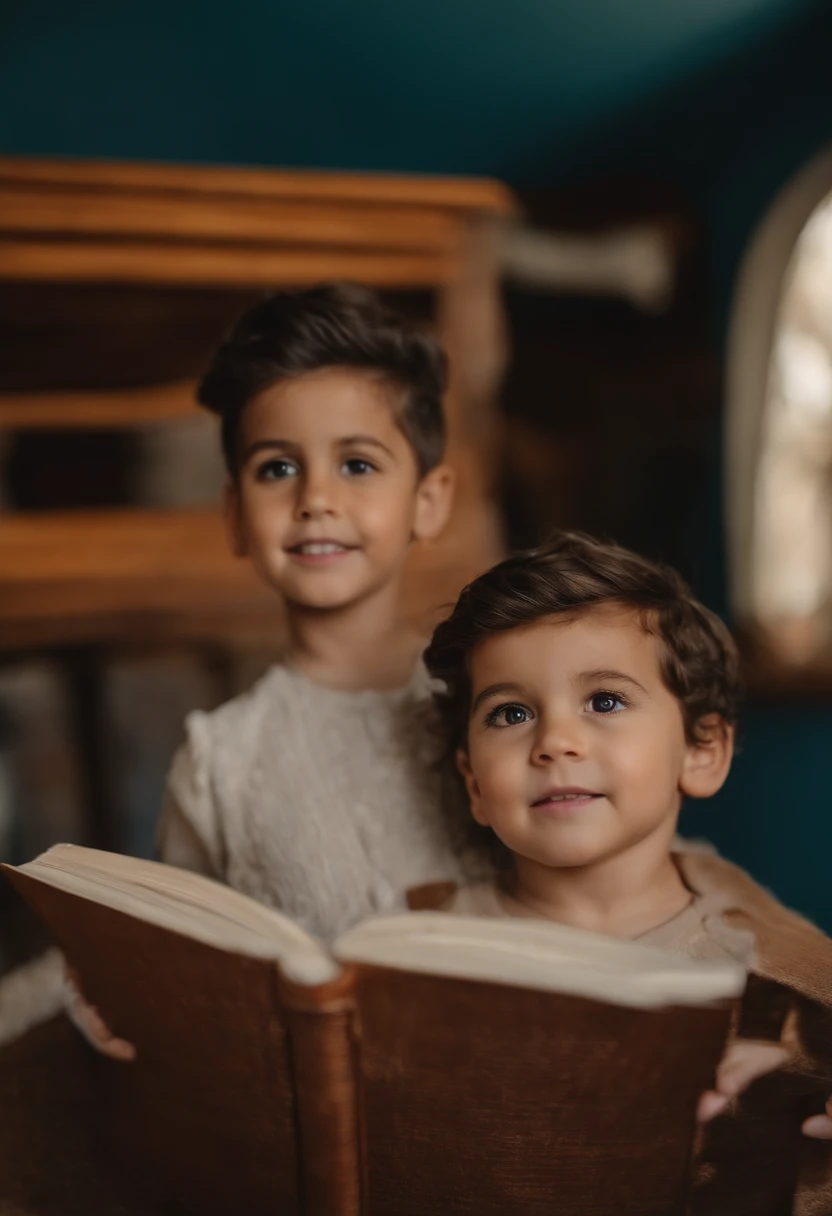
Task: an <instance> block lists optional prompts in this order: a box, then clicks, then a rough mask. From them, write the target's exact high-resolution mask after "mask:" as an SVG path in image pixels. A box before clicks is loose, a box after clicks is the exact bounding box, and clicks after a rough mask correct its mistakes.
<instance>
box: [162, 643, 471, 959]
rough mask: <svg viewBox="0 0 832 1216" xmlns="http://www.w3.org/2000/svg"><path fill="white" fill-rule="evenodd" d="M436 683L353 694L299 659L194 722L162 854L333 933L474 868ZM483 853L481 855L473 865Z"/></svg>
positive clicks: (166, 816)
mask: <svg viewBox="0 0 832 1216" xmlns="http://www.w3.org/2000/svg"><path fill="white" fill-rule="evenodd" d="M433 713H434V710H433V701H432V696H431V689H430V680H429V677H428V675H427V672H426V671H425V669H424V667H422V666H420V667H419V668H418V669H417V670H416V673H415V674H414V676H413V679H412V680H411V681H410V683H409V684H408V685H407V686H406V687H405V688H402V689H398V690H396V691H394V692H340V691H336V690H333V689H329V688H322V687H321V686H320V685H317V684H313V683H312V681H311V680H309V679H307V677H306V676H303V675H301V674H300V673H298V672H297V671H293V670H291V669H290V668H287V667H274V668H272V669H271V670H270V671H269V672H268V673H267V674H266V675H265V676H264V677H263V678H262V679H261V680H260V681H259V682H258V683H257V684H255V686H254V687H253V688H252V689H251V690H250V691H249V692H247V693H245V694H244V695H243V696H241V697H237V698H236V699H235V700H233V701H229V702H228V703H227V704H226V705H223V706H221V707H220V708H219V709H217V710H215V711H214V712H213V713H211V714H204V713H195V714H192V715H191V716H190V717H189V718H188V721H187V724H186V727H187V741H186V743H185V745H184V747H183V748H182V749H181V751H180V752H179V753H178V754H177V756H176V758H175V760H174V762H173V767H172V769H171V772H170V777H169V780H168V800H167V803H166V806H165V810H164V813H163V816H162V820H161V824H160V831H159V853H160V856H161V858H162V860H163V861H166V862H168V863H169V864H171V865H177V866H182V867H184V868H186V869H193V870H199V871H201V872H202V873H206V874H209V875H211V876H213V877H215V878H219V879H221V880H222V881H224V882H227V883H228V884H229V885H230V886H232V887H234V888H235V889H236V890H238V891H242V892H243V894H245V895H249V896H251V898H252V899H256V900H258V901H259V902H260V903H264V904H269V905H271V906H272V907H276V908H280V909H281V910H282V911H283V912H285V913H286V914H287V915H288V916H291V917H292V919H293V920H295V921H297V922H298V924H300V925H302V926H303V928H304V929H306V930H308V931H309V932H310V933H314V934H316V935H317V936H319V937H322V938H324V939H325V940H327V941H331V940H332V939H333V938H335V937H337V936H338V934H339V933H342V932H343V931H344V930H345V929H347V928H349V926H351V925H353V924H355V922H356V921H357V920H360V919H361V918H362V917H365V916H369V915H372V914H373V913H376V912H387V911H390V910H392V909H395V908H402V907H405V896H406V892H407V889H408V888H409V887H413V886H418V885H419V884H421V883H429V882H442V881H454V880H458V879H459V878H460V877H462V876H463V875H464V874H465V873H466V872H467V873H470V872H471V871H470V865H468V864H466V863H465V862H464V861H463V853H464V850H463V847H462V842H461V841H457V840H456V839H455V838H454V836H453V834H452V829H451V827H450V824H452V823H453V822H454V821H455V817H454V816H448V815H447V814H445V812H444V810H443V806H444V805H445V804H446V802H447V799H448V798H451V797H453V793H454V789H455V787H454V785H453V784H452V783H451V782H450V781H446V780H445V779H444V778H443V775H442V771H441V765H440V764H439V763H438V760H439V745H438V736H437V733H436V731H435V727H434V717H433ZM471 864H473V862H472V863H471Z"/></svg>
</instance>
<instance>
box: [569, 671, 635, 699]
mask: <svg viewBox="0 0 832 1216" xmlns="http://www.w3.org/2000/svg"><path fill="white" fill-rule="evenodd" d="M578 679H579V680H582V681H584V682H586V683H587V684H593V683H595V682H596V681H597V680H600V681H604V680H611V681H612V682H613V683H616V684H617V683H621V682H622V681H623V682H624V683H626V684H632V685H633V687H634V688H638V689H639V691H640V692H643V693H645V695H646V694H647V689H646V688H645V687H644V685H643V684H639V682H638V680H636V679H635V678H634V677H633V676H628V675H627V673H626V672H624V671H616V670H615V669H614V668H609V669H607V668H599V669H598V670H597V671H582V672H581V674H580V675H579V676H578Z"/></svg>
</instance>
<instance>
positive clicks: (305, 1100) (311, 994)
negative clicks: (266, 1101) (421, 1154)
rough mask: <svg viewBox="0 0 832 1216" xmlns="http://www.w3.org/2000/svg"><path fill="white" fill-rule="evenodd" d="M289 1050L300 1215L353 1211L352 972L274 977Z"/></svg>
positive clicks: (356, 1196)
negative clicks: (316, 980) (312, 978)
mask: <svg viewBox="0 0 832 1216" xmlns="http://www.w3.org/2000/svg"><path fill="white" fill-rule="evenodd" d="M279 985H280V998H281V1003H282V1005H283V1009H284V1012H285V1017H286V1024H287V1027H288V1032H289V1042H290V1047H291V1053H292V1067H293V1070H294V1077H295V1090H296V1102H297V1119H298V1140H299V1143H300V1163H299V1165H300V1182H301V1194H302V1196H303V1211H304V1213H305V1216H360V1212H361V1204H362V1192H363V1186H362V1177H363V1152H362V1143H361V1127H360V1120H359V1101H358V1080H357V1077H358V1069H357V1067H356V1023H355V1017H356V1012H355V1000H354V986H355V977H354V973H353V972H352V970H351V969H349V968H347V969H345V970H344V971H342V973H341V974H340V975H339V976H338V977H337V978H336V979H334V980H332V981H330V982H329V983H326V984H318V985H314V986H307V985H302V984H297V983H295V982H293V981H292V980H289V979H287V978H286V976H284V975H280V977H279Z"/></svg>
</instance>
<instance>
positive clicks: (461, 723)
mask: <svg viewBox="0 0 832 1216" xmlns="http://www.w3.org/2000/svg"><path fill="white" fill-rule="evenodd" d="M426 662H427V665H428V668H429V670H430V671H431V673H432V674H433V675H434V676H436V677H439V678H441V679H442V680H443V681H444V683H445V687H446V692H445V693H444V694H442V695H441V696H440V697H439V704H440V707H441V711H442V713H443V717H444V722H445V726H446V731H447V737H448V740H449V741H450V743H451V745H452V747H453V749H454V750H455V752H456V759H457V764H458V767H459V771H460V773H461V774H462V777H463V779H464V782H465V785H466V787H467V791H468V795H469V798H470V806H471V814H472V815H473V819H474V821H475V824H476V827H477V831H478V832H479V833H480V834H481V835H484V837H485V838H486V840H487V842H488V843H489V845H490V847H491V848H492V851H493V853H494V856H495V859H496V861H497V862H498V866H499V869H500V877H499V878H498V879H497V880H494V881H489V882H482V883H478V884H474V885H471V886H468V887H463V888H462V889H460V890H458V891H457V893H456V894H455V895H454V896H453V897H452V899H451V901H450V904H449V910H453V911H457V912H460V913H467V914H469V915H482V916H530V917H543V918H547V919H550V920H553V921H557V922H559V923H562V924H569V925H574V926H577V927H580V928H582V929H590V930H597V931H598V932H601V933H607V934H611V935H614V936H618V937H626V938H633V939H637V940H639V941H642V942H645V943H649V944H650V945H653V946H660V947H664V948H666V949H671V950H678V951H679V952H681V953H683V954H687V955H689V956H691V957H694V958H701V959H706V958H719V957H725V956H726V955H729V956H730V955H734V956H736V955H740V956H742V955H744V954H747V950H748V944H749V937H750V936H751V935H753V939H754V942H755V949H756V958H755V961H754V972H755V974H756V975H757V976H758V977H759V980H758V981H757V982H755V984H754V986H753V987H754V991H755V992H756V993H758V995H759V994H760V993H762V995H763V999H762V1000H761V1001H758V1008H757V1009H756V1011H753V1012H754V1013H755V1020H756V1024H757V1025H758V1026H760V1037H768V1034H763V1033H762V1031H765V1030H767V1029H768V1028H769V1027H771V1026H772V1025H773V1024H774V1023H775V1021H776V1018H775V1017H774V1016H773V1015H775V1014H776V1013H777V1009H778V1007H781V1006H782V1008H783V1009H784V1010H785V1004H784V1003H783V997H784V994H785V995H786V996H787V997H788V1002H787V1003H788V1006H789V1012H788V1016H787V1018H786V1023H785V1027H784V1031H783V1042H784V1044H785V1045H787V1046H788V1048H789V1049H790V1051H791V1052H792V1053H793V1058H792V1060H791V1062H790V1064H789V1066H788V1068H786V1069H784V1070H783V1071H782V1072H780V1073H772V1074H771V1076H769V1077H765V1078H764V1079H763V1080H762V1081H758V1083H757V1085H756V1086H755V1087H753V1088H752V1089H751V1090H750V1091H749V1092H748V1093H747V1094H746V1095H745V1096H744V1097H743V1098H742V1099H740V1100H739V1101H738V1102H736V1103H735V1104H734V1106H733V1107H732V1108H731V1109H732V1112H733V1113H736V1114H737V1116H739V1117H737V1118H735V1119H730V1120H729V1119H727V1118H723V1119H716V1120H715V1121H714V1122H713V1123H712V1124H711V1125H710V1128H709V1129H708V1133H707V1136H706V1139H705V1143H704V1147H703V1152H702V1158H701V1159H702V1163H703V1165H702V1169H703V1175H702V1186H701V1189H700V1198H699V1202H700V1207H699V1208H698V1209H697V1210H702V1211H707V1212H709V1213H716V1212H719V1213H723V1212H724V1213H730V1214H731V1216H741V1214H745V1213H748V1214H749V1216H750V1214H752V1213H758V1212H760V1211H763V1210H764V1211H774V1210H775V1207H766V1206H765V1205H764V1202H763V1200H765V1202H767V1203H774V1204H775V1206H776V1203H777V1193H776V1187H777V1185H781V1184H782V1180H783V1178H784V1176H785V1177H786V1179H787V1184H789V1180H788V1170H787V1169H786V1170H784V1166H783V1155H784V1153H785V1154H786V1155H788V1153H789V1152H790V1151H792V1148H791V1147H790V1137H791V1141H792V1146H793V1150H794V1154H795V1158H796V1157H797V1155H798V1153H799V1151H800V1146H799V1126H800V1121H801V1118H806V1117H807V1116H811V1115H813V1114H814V1115H815V1117H814V1118H810V1119H809V1121H808V1122H807V1123H806V1124H805V1125H804V1130H805V1131H806V1132H807V1133H808V1134H810V1135H815V1136H820V1137H822V1136H823V1135H824V1134H825V1133H826V1132H827V1131H828V1120H827V1119H826V1117H825V1116H824V1115H822V1114H820V1112H822V1111H823V1109H824V1101H825V1099H826V1098H827V1097H828V1095H829V1093H830V1089H832V942H830V941H829V939H828V938H827V937H825V936H824V935H823V934H822V933H821V932H820V931H819V930H817V929H815V928H814V927H813V926H812V925H810V924H809V923H808V922H806V921H804V920H802V919H801V918H800V917H798V916H796V915H795V914H794V913H792V912H789V911H787V910H786V909H785V908H783V907H781V906H780V905H779V904H778V903H777V902H776V900H775V899H774V898H773V897H772V896H770V895H768V894H767V893H766V892H764V891H762V890H761V889H760V888H759V887H757V886H756V884H754V883H753V882H752V880H751V879H750V878H748V877H747V876H746V875H745V874H744V873H743V872H742V871H740V870H738V869H737V868H736V867H734V866H733V865H731V864H730V863H728V862H726V861H723V860H722V859H720V858H719V857H717V856H716V855H714V854H713V853H712V852H708V851H702V850H701V849H695V848H694V849H692V848H690V847H688V846H685V845H684V844H683V843H682V842H680V841H679V840H678V839H677V838H676V837H675V832H676V824H677V819H678V816H679V811H680V808H681V804H682V800H683V798H684V797H686V796H687V797H692V798H705V797H708V796H710V795H711V794H714V793H715V792H716V791H717V790H718V789H719V787H720V786H721V785H722V783H723V782H724V780H725V778H726V776H727V774H728V770H729V767H730V764H731V758H732V752H733V743H734V723H735V720H736V708H737V699H738V691H739V680H738V668H739V664H738V656H737V652H736V649H735V647H734V644H733V642H732V640H731V637H730V635H729V634H728V632H727V630H726V629H725V627H724V626H723V625H722V623H721V622H720V621H719V620H718V619H717V618H716V617H714V616H713V614H711V613H710V612H708V611H707V609H705V608H704V607H702V605H701V604H698V603H697V602H696V601H695V600H694V599H693V598H692V596H691V594H690V592H689V591H688V589H687V588H686V586H685V585H684V583H683V582H682V580H681V579H680V578H679V577H678V576H677V575H676V574H675V573H674V572H672V571H669V570H666V569H662V568H659V567H657V566H655V565H652V564H651V563H649V562H647V561H645V560H643V559H642V558H640V557H638V556H636V555H635V554H633V553H629V552H627V551H626V550H623V549H619V548H616V547H614V546H611V545H604V544H600V543H599V542H597V541H594V540H591V539H590V538H588V537H584V536H577V535H564V536H561V537H559V538H557V539H555V540H554V541H553V542H552V543H550V544H549V545H547V546H545V547H543V548H541V549H538V550H536V551H532V552H530V553H525V554H520V555H518V556H516V557H512V558H510V559H509V560H507V561H505V562H503V563H501V564H500V565H498V566H497V567H495V568H494V569H493V570H490V571H489V572H488V573H487V574H484V575H482V576H481V577H480V578H478V579H477V580H475V582H473V583H472V584H471V585H470V586H469V587H467V588H466V589H465V591H464V592H463V593H462V596H461V597H460V600H459V602H458V604H457V606H456V608H455V610H454V612H453V615H452V616H451V617H450V619H449V620H447V621H445V622H444V623H443V624H441V625H440V626H439V628H438V629H437V631H436V633H435V635H434V638H433V642H432V643H431V646H430V647H429V649H428V651H427V652H426ZM766 982H768V983H766ZM760 1006H762V1008H760ZM769 1014H770V1015H772V1016H768V1015H769ZM761 1018H762V1022H761V1020H760V1019H761ZM766 1024H767V1025H766ZM744 1032H745V1033H754V1030H753V1026H752V1024H751V1020H750V1017H748V1010H746V1027H744ZM743 1046H744V1047H747V1049H749V1050H750V1049H751V1047H750V1045H745V1044H744V1045H743ZM776 1062H777V1057H776V1054H775V1056H774V1057H772V1059H771V1061H770V1064H769V1065H768V1067H770V1066H771V1064H772V1063H776ZM732 1069H733V1071H734V1074H735V1075H734V1076H733V1078H732V1077H731V1076H730V1075H729V1074H730V1072H731V1070H732ZM765 1070H766V1064H765V1057H764V1056H763V1059H762V1064H759V1061H758V1065H757V1066H755V1068H753V1069H752V1070H751V1071H750V1072H749V1071H748V1070H747V1069H746V1072H745V1076H744V1077H743V1078H742V1079H741V1078H740V1074H741V1073H742V1072H743V1066H742V1063H741V1062H740V1064H739V1065H738V1063H737V1056H736V1053H733V1054H732V1053H729V1056H728V1057H727V1058H726V1065H725V1068H724V1069H723V1070H722V1072H723V1075H722V1077H721V1082H720V1090H721V1094H719V1095H718V1094H712V1095H709V1097H708V1099H707V1100H706V1101H705V1103H704V1107H705V1109H704V1111H703V1114H705V1115H710V1116H712V1115H715V1114H717V1113H718V1112H719V1111H720V1110H722V1109H723V1108H725V1106H726V1098H727V1097H728V1096H730V1095H732V1094H735V1093H737V1092H738V1090H739V1089H740V1088H741V1086H742V1083H743V1081H744V1080H747V1079H748V1077H749V1076H753V1075H754V1072H756V1073H758V1074H759V1073H761V1072H763V1071H765ZM816 1112H817V1114H816ZM804 1147H805V1151H806V1153H809V1154H811V1159H810V1160H807V1161H805V1162H804V1166H805V1168H804V1169H803V1170H802V1172H801V1176H800V1186H799V1188H798V1199H797V1206H796V1207H795V1208H794V1209H793V1210H794V1212H796V1213H800V1214H803V1213H821V1212H824V1213H828V1212H830V1211H832V1160H830V1156H829V1152H828V1146H825V1145H820V1144H812V1145H810V1144H809V1143H808V1142H805V1144H804ZM742 1157H745V1158H746V1159H747V1160H748V1161H749V1162H750V1163H753V1168H751V1169H750V1170H749V1173H748V1179H749V1184H748V1186H747V1187H744V1189H743V1192H742V1194H736V1193H734V1194H728V1193H727V1191H726V1190H725V1189H724V1188H723V1187H722V1182H721V1177H722V1176H721V1175H720V1172H719V1169H718V1167H719V1165H720V1163H722V1162H724V1161H725V1160H726V1159H729V1158H730V1159H731V1160H733V1161H734V1162H736V1161H737V1160H738V1159H739V1158H742ZM789 1189H790V1184H789ZM781 1199H782V1203H781V1206H780V1207H778V1208H777V1210H778V1211H782V1212H787V1211H791V1210H792V1208H791V1207H790V1206H789V1198H788V1194H785V1193H784V1194H783V1195H782V1196H781Z"/></svg>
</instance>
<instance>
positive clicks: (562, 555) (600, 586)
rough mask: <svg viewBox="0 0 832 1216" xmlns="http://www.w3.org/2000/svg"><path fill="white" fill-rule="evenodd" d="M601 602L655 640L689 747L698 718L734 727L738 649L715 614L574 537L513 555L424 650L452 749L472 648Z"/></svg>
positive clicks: (659, 570) (667, 582)
mask: <svg viewBox="0 0 832 1216" xmlns="http://www.w3.org/2000/svg"><path fill="white" fill-rule="evenodd" d="M602 604H620V605H621V606H622V607H626V608H632V609H634V610H635V611H636V612H638V614H639V616H640V618H641V622H642V625H643V627H644V629H645V630H646V631H647V632H648V633H652V634H654V635H655V636H656V637H657V638H658V639H659V641H660V643H661V647H662V653H661V672H662V678H663V680H664V683H665V685H666V687H667V688H668V689H669V690H670V692H671V693H672V694H673V695H674V697H675V698H676V699H677V701H678V702H679V705H680V708H681V711H682V718H683V720H684V726H685V734H686V736H687V739H688V741H689V742H695V741H697V740H698V739H699V738H700V737H701V736H700V725H701V722H702V719H703V718H704V717H705V716H706V715H708V714H718V715H719V717H720V718H721V719H722V720H723V721H724V722H725V723H727V724H728V725H732V726H733V725H734V724H735V723H736V720H737V709H738V705H739V700H740V696H741V693H742V680H741V676H740V659H739V652H738V650H737V646H736V644H735V642H734V639H733V638H732V637H731V634H730V633H729V631H728V629H727V628H726V626H725V625H724V624H723V622H722V621H721V620H720V619H719V617H718V616H716V615H715V613H713V612H711V611H710V610H709V609H708V608H706V607H705V606H704V605H703V604H700V603H699V601H698V600H696V599H695V598H694V596H693V593H692V592H691V590H690V588H689V587H688V585H687V583H685V581H684V579H683V578H682V577H681V575H679V574H677V572H676V571H675V570H673V569H671V568H670V567H669V566H664V565H659V564H658V563H656V562H652V561H648V559H647V558H645V557H641V556H639V554H637V553H633V552H631V551H630V550H629V549H622V548H621V547H619V546H618V545H613V544H606V543H604V542H602V541H600V540H595V539H594V538H593V537H591V536H586V535H584V534H583V533H580V532H562V533H559V534H558V535H556V536H554V537H552V539H551V540H550V541H549V542H548V543H547V544H545V545H541V546H540V548H537V549H529V550H526V551H525V552H521V553H516V554H515V555H514V556H513V557H509V558H507V559H506V560H505V561H503V562H500V564H499V565H497V566H494V567H493V568H492V569H491V570H488V571H487V572H486V573H485V574H482V575H480V577H479V578H477V579H474V581H473V582H472V583H469V585H468V586H467V587H466V588H465V589H464V591H463V592H462V594H461V595H460V597H459V600H458V601H457V604H456V607H455V608H454V610H453V612H452V613H451V615H450V617H448V619H447V620H446V621H443V622H442V623H441V624H440V625H439V626H438V628H437V629H436V632H435V633H434V635H433V639H432V641H431V644H430V646H429V647H428V649H427V651H426V652H425V662H426V664H427V667H428V670H429V671H430V673H431V675H432V676H434V677H435V678H438V679H439V680H441V681H442V683H443V685H444V689H445V691H443V692H441V693H439V694H438V703H439V707H440V710H441V712H442V716H443V719H444V722H445V725H446V728H447V732H448V742H449V743H450V745H451V746H453V747H455V748H456V747H464V746H465V742H466V739H467V733H468V714H469V710H470V704H471V678H470V655H471V651H472V650H473V648H474V647H475V646H476V645H477V643H478V642H481V641H483V639H485V638H487V637H489V636H490V635H491V634H494V633H499V632H502V631H504V630H507V629H516V628H518V627H519V626H522V625H531V624H533V623H534V622H535V621H539V620H542V619H543V618H545V617H549V616H557V615H565V616H574V615H577V614H582V613H584V612H588V611H590V610H591V609H593V608H597V607H599V606H600V605H602Z"/></svg>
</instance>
